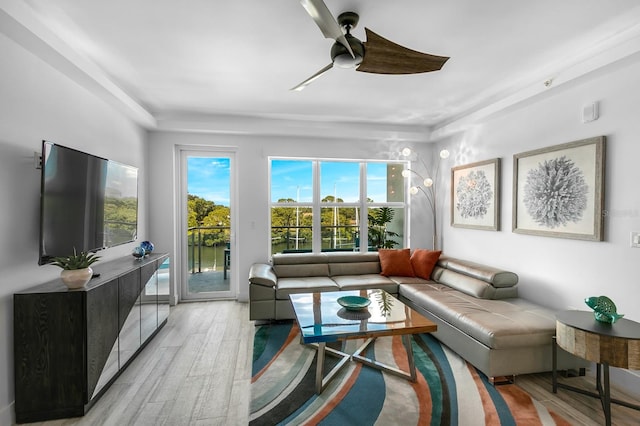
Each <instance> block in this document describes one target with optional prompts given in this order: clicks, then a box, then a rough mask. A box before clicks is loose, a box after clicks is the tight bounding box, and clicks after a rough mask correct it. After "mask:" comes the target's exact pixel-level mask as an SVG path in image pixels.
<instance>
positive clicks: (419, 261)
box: [411, 249, 442, 280]
mask: <svg viewBox="0 0 640 426" xmlns="http://www.w3.org/2000/svg"><path fill="white" fill-rule="evenodd" d="M441 254H442V251H441V250H427V249H415V250H414V251H413V254H412V255H411V266H412V267H413V272H414V273H415V274H416V277H420V278H424V279H425V280H430V279H431V272H433V268H435V267H436V263H438V259H440V255H441Z"/></svg>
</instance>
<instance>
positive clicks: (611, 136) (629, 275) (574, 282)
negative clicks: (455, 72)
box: [434, 56, 640, 393]
mask: <svg viewBox="0 0 640 426" xmlns="http://www.w3.org/2000/svg"><path fill="white" fill-rule="evenodd" d="M639 75H640V58H638V57H637V56H636V57H635V58H634V57H632V58H629V59H627V60H625V61H623V62H619V63H617V64H614V65H610V66H609V67H608V68H607V69H604V70H600V71H598V72H597V73H594V74H592V75H590V76H587V77H583V78H581V79H580V80H578V81H575V82H573V83H571V84H570V85H569V84H567V85H565V86H562V87H558V88H556V89H555V90H550V91H548V92H546V93H545V94H544V95H541V96H539V97H538V98H537V99H534V100H530V101H529V102H527V103H526V104H525V105H519V106H518V107H516V108H512V109H511V110H510V111H506V112H503V113H501V114H500V115H499V116H497V117H493V118H490V119H487V120H484V121H482V122H478V123H476V125H475V126H473V127H472V128H469V129H468V130H466V131H464V132H462V133H458V134H455V135H453V136H450V137H448V138H446V139H443V140H440V141H436V144H437V147H438V148H439V147H441V146H446V147H448V149H449V150H450V151H451V158H452V159H453V160H452V161H451V166H455V165H461V164H468V163H472V162H475V161H481V160H488V159H491V158H496V157H499V158H501V159H502V179H501V189H502V196H501V202H502V205H501V216H502V227H501V231H500V232H489V231H480V230H469V229H460V228H452V227H451V226H449V225H448V224H449V221H450V213H449V205H450V204H449V203H450V194H449V185H447V187H446V190H443V193H442V195H443V196H444V197H445V204H444V206H445V209H444V210H445V215H446V219H445V226H444V235H443V238H444V251H445V253H447V254H450V255H454V256H459V257H462V258H466V259H471V260H476V261H479V262H486V263H489V264H491V265H494V266H498V267H502V268H506V269H509V270H513V271H515V272H517V273H518V274H519V276H520V286H519V287H520V295H522V296H524V297H526V298H528V299H531V300H534V301H537V302H539V303H541V304H543V305H546V306H550V307H553V308H557V309H567V308H569V307H573V308H578V309H581V310H589V308H588V307H587V306H586V305H585V304H584V302H583V300H584V298H585V297H588V296H599V295H607V296H609V297H610V298H611V299H612V300H613V301H614V302H615V303H616V305H617V307H618V312H621V313H624V314H625V315H626V318H629V319H632V320H635V321H640V304H639V302H640V278H639V275H638V265H640V249H637V248H631V247H630V232H631V231H640V190H639V189H638V182H639V181H640V179H639V173H638V159H639V158H640V120H639V118H638V117H639V115H640V104H639V103H638V100H639V98H638V93H640V79H639V78H638V76H639ZM594 101H597V102H599V104H600V118H599V119H598V120H597V121H594V122H590V123H586V124H583V123H582V121H581V111H582V107H583V106H584V105H586V104H589V103H591V102H594ZM600 135H604V136H606V137H607V146H606V172H605V175H606V185H605V186H606V188H605V209H606V211H607V215H606V217H605V241H604V242H587V241H578V240H569V239H560V238H551V237H541V236H532V235H522V234H515V233H512V232H511V226H512V220H511V212H512V189H513V183H512V180H513V155H514V154H517V153H520V152H525V151H529V150H532V149H536V148H542V147H547V146H552V145H556V144H561V143H565V142H571V141H575V140H580V139H584V138H589V137H594V136H600ZM434 149H435V148H434ZM637 374H638V377H633V376H630V375H624V376H625V377H627V378H630V380H629V381H628V382H627V384H628V387H629V388H630V389H633V388H635V390H636V392H638V393H640V390H639V389H640V372H637ZM629 376H630V377H629ZM612 380H613V379H612ZM614 383H615V382H614Z"/></svg>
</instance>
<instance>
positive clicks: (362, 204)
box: [268, 156, 411, 256]
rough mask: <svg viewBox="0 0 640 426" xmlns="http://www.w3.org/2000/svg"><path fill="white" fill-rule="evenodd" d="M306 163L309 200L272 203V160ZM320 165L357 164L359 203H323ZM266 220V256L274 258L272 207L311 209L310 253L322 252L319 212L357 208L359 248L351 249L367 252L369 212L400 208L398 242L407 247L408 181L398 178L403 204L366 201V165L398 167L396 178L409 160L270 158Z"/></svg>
mask: <svg viewBox="0 0 640 426" xmlns="http://www.w3.org/2000/svg"><path fill="white" fill-rule="evenodd" d="M278 160H282V161H309V162H311V167H312V178H311V185H312V201H311V202H308V201H303V202H298V201H296V202H277V201H272V198H271V196H272V183H273V182H272V172H273V170H272V167H273V162H274V161H278ZM322 162H346V163H357V164H358V165H359V179H360V184H359V191H360V193H359V195H360V196H359V200H358V201H356V202H337V201H335V200H334V201H333V202H322V195H321V193H320V190H321V188H320V185H321V176H320V172H321V170H320V169H321V167H320V164H321V163H322ZM268 163H269V164H268V173H269V175H268V197H269V203H268V209H269V212H268V220H269V241H268V244H269V256H271V255H273V254H274V253H273V252H272V250H273V245H272V243H271V235H272V211H273V208H274V207H287V208H295V207H300V208H303V207H304V208H311V212H312V215H313V216H312V236H313V237H312V249H311V252H312V253H321V252H322V233H321V230H322V223H321V220H322V214H321V212H322V209H324V208H333V207H337V208H356V209H358V215H359V218H358V224H359V225H358V226H359V229H358V232H359V234H360V235H361V236H364V238H362V237H361V239H360V247H359V248H358V249H354V251H360V252H367V251H368V239H369V238H368V221H369V218H368V213H369V209H371V208H379V207H390V208H394V209H402V211H403V213H404V214H403V224H402V228H403V229H402V232H403V235H402V241H400V245H401V246H402V247H408V246H409V228H410V223H409V218H410V216H411V215H410V211H411V196H410V194H409V181H408V180H407V179H404V178H402V177H401V176H400V179H401V180H402V187H403V199H404V200H403V201H384V202H381V201H377V202H376V201H374V202H367V196H368V193H367V164H369V163H383V164H386V165H391V164H398V165H400V166H401V170H399V171H398V173H399V175H400V174H401V172H402V170H404V169H408V168H410V161H408V160H399V159H398V160H380V159H342V158H340V159H337V158H320V157H318V158H311V157H286V156H269V157H268Z"/></svg>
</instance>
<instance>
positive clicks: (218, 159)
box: [180, 149, 237, 300]
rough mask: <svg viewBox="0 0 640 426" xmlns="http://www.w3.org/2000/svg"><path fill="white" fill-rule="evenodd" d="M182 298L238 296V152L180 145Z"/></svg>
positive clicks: (226, 297)
mask: <svg viewBox="0 0 640 426" xmlns="http://www.w3.org/2000/svg"><path fill="white" fill-rule="evenodd" d="M180 163H181V174H182V182H181V183H182V184H181V188H182V189H181V197H180V198H181V200H180V202H181V209H182V215H181V222H182V229H181V235H180V241H181V252H182V253H181V259H182V265H181V266H182V267H181V268H180V269H181V271H182V274H181V275H182V280H181V284H182V285H181V293H182V294H181V299H182V300H194V299H198V300H199V299H220V298H225V299H228V298H235V297H236V293H237V291H236V289H237V278H236V276H235V275H236V274H235V268H234V262H233V258H234V256H233V252H234V248H235V245H234V239H235V232H234V225H235V220H233V217H234V216H233V213H234V209H233V196H232V194H233V188H234V186H235V185H234V178H233V176H234V153H233V152H222V151H215V150H211V151H207V150H186V149H185V150H181V152H180Z"/></svg>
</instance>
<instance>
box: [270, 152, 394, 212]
mask: <svg viewBox="0 0 640 426" xmlns="http://www.w3.org/2000/svg"><path fill="white" fill-rule="evenodd" d="M359 170H360V164H359V163H358V162H345V161H322V162H321V163H320V198H324V197H326V196H328V195H335V196H336V197H337V198H341V199H342V200H343V201H344V202H357V201H358V199H359V198H360V197H359V193H360V171H359ZM312 177H313V171H312V161H311V160H273V161H272V162H271V201H272V202H277V201H278V200H279V199H287V198H291V199H293V200H296V201H299V202H309V203H310V202H312V201H313V193H312ZM298 191H299V193H298ZM386 194H387V165H386V164H385V163H376V162H370V163H367V196H368V197H369V198H371V199H373V200H374V201H376V202H385V201H387V195H386Z"/></svg>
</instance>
